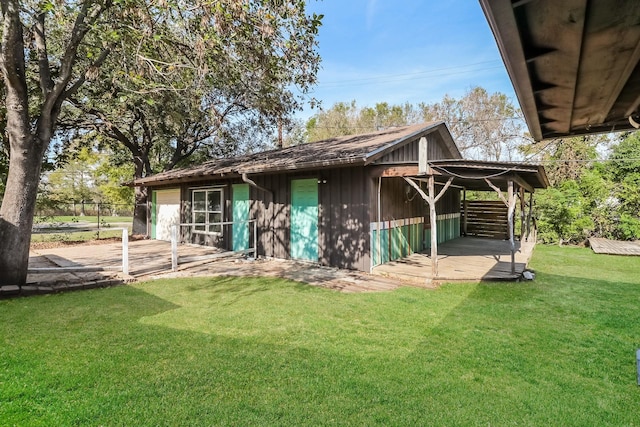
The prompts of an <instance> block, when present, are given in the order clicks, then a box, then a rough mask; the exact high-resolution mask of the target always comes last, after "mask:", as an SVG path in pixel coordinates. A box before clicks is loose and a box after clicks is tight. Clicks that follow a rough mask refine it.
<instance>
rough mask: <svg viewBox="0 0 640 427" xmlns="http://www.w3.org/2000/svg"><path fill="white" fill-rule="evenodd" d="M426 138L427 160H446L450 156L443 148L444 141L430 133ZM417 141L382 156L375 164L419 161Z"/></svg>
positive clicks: (437, 135)
mask: <svg viewBox="0 0 640 427" xmlns="http://www.w3.org/2000/svg"><path fill="white" fill-rule="evenodd" d="M426 138H427V157H428V158H429V160H442V159H448V158H450V157H451V156H450V155H449V154H447V152H446V151H445V149H444V148H443V147H444V141H442V137H441V136H440V135H439V134H438V133H431V134H429V135H427V136H426ZM419 141H420V138H416V139H415V140H413V141H411V142H409V143H408V144H406V145H404V146H402V147H399V148H398V149H396V150H393V151H392V152H390V153H388V154H385V155H384V156H382V157H381V158H380V159H379V160H378V161H376V163H378V164H393V163H411V162H417V161H418V160H419Z"/></svg>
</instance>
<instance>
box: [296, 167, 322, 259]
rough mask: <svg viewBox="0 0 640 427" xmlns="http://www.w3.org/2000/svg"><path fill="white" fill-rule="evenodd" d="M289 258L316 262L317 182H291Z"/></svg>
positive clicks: (300, 180)
mask: <svg viewBox="0 0 640 427" xmlns="http://www.w3.org/2000/svg"><path fill="white" fill-rule="evenodd" d="M291 258H293V259H300V260H306V261H314V262H316V261H318V180H317V179H315V178H314V179H294V180H293V181H291Z"/></svg>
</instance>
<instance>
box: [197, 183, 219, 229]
mask: <svg viewBox="0 0 640 427" xmlns="http://www.w3.org/2000/svg"><path fill="white" fill-rule="evenodd" d="M196 193H204V194H205V198H204V210H202V209H196V208H195V206H196V204H195V195H196ZM210 193H219V194H220V210H209V194H210ZM197 214H204V219H205V222H199V223H197V225H196V215H197ZM211 214H220V221H219V222H224V187H201V188H192V189H191V223H192V224H193V225H192V226H191V231H192V232H193V233H198V234H209V235H214V236H220V235H222V227H223V226H222V225H218V226H216V225H215V224H217V223H218V222H210V221H209V216H210V215H211ZM202 226H204V230H199V229H197V228H196V227H202Z"/></svg>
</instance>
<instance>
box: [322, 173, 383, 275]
mask: <svg viewBox="0 0 640 427" xmlns="http://www.w3.org/2000/svg"><path fill="white" fill-rule="evenodd" d="M319 180H320V182H321V184H320V185H319V187H318V190H319V199H320V222H319V226H320V236H319V238H320V262H321V263H322V264H324V265H330V266H333V267H339V268H348V269H357V270H364V271H369V266H370V265H369V264H370V260H369V209H368V206H367V204H366V198H365V194H368V191H369V189H368V182H367V180H366V179H365V175H364V168H362V167H355V168H339V169H328V170H325V171H322V172H321V173H320V176H319Z"/></svg>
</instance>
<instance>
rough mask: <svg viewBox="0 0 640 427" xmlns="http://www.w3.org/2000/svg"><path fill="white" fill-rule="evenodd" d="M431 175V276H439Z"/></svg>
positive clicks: (436, 218) (435, 216)
mask: <svg viewBox="0 0 640 427" xmlns="http://www.w3.org/2000/svg"><path fill="white" fill-rule="evenodd" d="M434 181H435V180H434V178H433V175H430V176H429V222H430V223H431V277H432V278H434V279H435V278H436V277H438V217H437V215H436V203H435V201H434V199H435V188H434V187H435V183H434Z"/></svg>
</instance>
